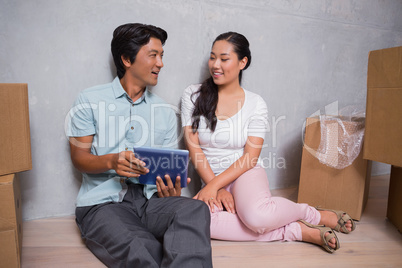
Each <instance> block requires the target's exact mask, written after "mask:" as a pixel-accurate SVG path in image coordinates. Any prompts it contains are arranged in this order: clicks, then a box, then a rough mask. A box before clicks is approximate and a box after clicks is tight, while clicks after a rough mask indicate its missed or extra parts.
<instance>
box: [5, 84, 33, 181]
mask: <svg viewBox="0 0 402 268" xmlns="http://www.w3.org/2000/svg"><path fill="white" fill-rule="evenodd" d="M0 125H1V128H0V137H1V138H0V148H1V150H0V175H3V174H10V173H16V172H20V171H25V170H29V169H32V159H31V140H30V130H29V108H28V85H27V84H1V83H0Z"/></svg>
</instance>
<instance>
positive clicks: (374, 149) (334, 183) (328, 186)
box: [298, 47, 402, 231]
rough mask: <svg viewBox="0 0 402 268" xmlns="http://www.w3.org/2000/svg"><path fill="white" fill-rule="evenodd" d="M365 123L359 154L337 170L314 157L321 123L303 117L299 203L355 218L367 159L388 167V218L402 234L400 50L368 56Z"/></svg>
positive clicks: (362, 201) (363, 196)
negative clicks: (347, 214)
mask: <svg viewBox="0 0 402 268" xmlns="http://www.w3.org/2000/svg"><path fill="white" fill-rule="evenodd" d="M365 121H366V123H365V134H364V142H363V150H362V151H361V153H360V155H359V156H358V157H357V158H356V159H355V160H354V162H353V163H352V164H351V165H350V166H348V167H346V168H344V169H340V170H337V169H334V168H331V167H328V166H326V165H324V164H322V163H320V162H319V160H318V159H317V157H315V155H314V152H315V151H316V150H317V148H318V145H319V143H320V139H321V136H320V135H321V132H320V124H319V123H320V122H319V118H308V119H307V123H306V132H305V141H304V142H305V143H304V146H303V154H302V165H301V172H300V184H299V193H298V202H299V203H308V204H310V205H312V206H321V207H324V208H332V209H338V210H344V211H347V212H348V213H349V214H350V215H351V217H352V218H354V219H356V220H360V218H361V215H362V213H363V210H364V207H365V205H366V202H367V198H368V190H369V184H370V175H371V168H370V167H371V160H373V161H378V162H383V163H387V164H391V165H392V168H391V175H390V176H391V180H390V190H389V197H388V209H387V217H388V219H389V220H390V221H391V222H392V223H394V224H395V226H396V227H397V228H398V229H399V230H400V231H402V195H401V194H402V47H396V48H389V49H382V50H376V51H371V52H370V54H369V61H368V79H367V106H366V120H365ZM336 142H338V141H336Z"/></svg>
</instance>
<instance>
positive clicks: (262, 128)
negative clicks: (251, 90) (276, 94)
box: [247, 96, 268, 139]
mask: <svg viewBox="0 0 402 268" xmlns="http://www.w3.org/2000/svg"><path fill="white" fill-rule="evenodd" d="M267 128H268V108H267V104H266V103H265V101H264V100H263V99H262V98H261V97H260V96H258V99H257V103H256V108H255V110H254V113H253V115H252V116H251V117H250V119H249V124H248V129H247V130H248V133H247V136H252V137H260V138H263V139H264V138H265V134H266V132H267Z"/></svg>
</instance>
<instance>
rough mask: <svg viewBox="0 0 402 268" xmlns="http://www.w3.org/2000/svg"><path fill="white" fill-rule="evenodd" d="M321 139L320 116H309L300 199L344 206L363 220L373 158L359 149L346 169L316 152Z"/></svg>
mask: <svg viewBox="0 0 402 268" xmlns="http://www.w3.org/2000/svg"><path fill="white" fill-rule="evenodd" d="M320 140H321V128H320V121H319V118H318V117H313V118H307V123H306V133H305V140H304V142H305V144H304V146H303V153H302V163H301V170H300V183H299V193H298V200H297V202H298V203H307V204H309V205H310V206H314V207H316V206H320V207H322V208H329V209H336V210H343V211H346V212H347V213H348V214H349V215H350V216H351V217H352V218H353V219H355V220H360V218H361V215H362V213H363V210H364V208H365V206H366V203H367V198H368V190H369V186H370V175H371V174H370V173H371V162H370V161H367V160H364V159H363V154H362V152H360V154H359V155H358V156H357V158H356V159H355V160H354V161H353V163H352V164H351V165H350V166H348V167H346V168H344V169H336V168H332V167H329V166H327V165H324V164H322V163H320V161H319V160H318V159H317V158H316V157H315V155H313V154H314V152H315V151H316V150H317V148H318V147H319V144H320Z"/></svg>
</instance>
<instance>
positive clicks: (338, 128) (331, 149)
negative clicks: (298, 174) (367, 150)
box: [316, 115, 364, 169]
mask: <svg viewBox="0 0 402 268" xmlns="http://www.w3.org/2000/svg"><path fill="white" fill-rule="evenodd" d="M320 127H321V141H320V145H319V147H318V149H317V153H316V157H317V159H318V160H319V161H320V162H321V163H322V164H325V165H327V166H329V167H333V168H336V169H343V168H345V167H347V166H350V165H351V164H352V163H353V161H354V160H355V159H356V157H357V156H358V155H359V153H360V150H361V148H362V144H363V136H364V117H352V116H337V117H334V116H328V115H321V116H320Z"/></svg>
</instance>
